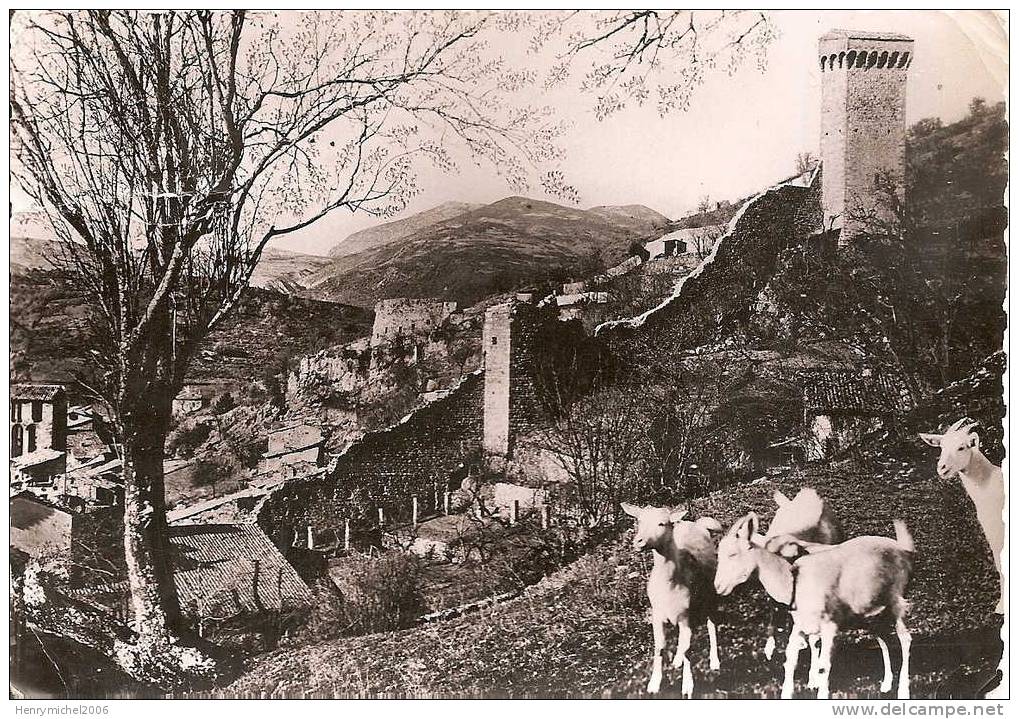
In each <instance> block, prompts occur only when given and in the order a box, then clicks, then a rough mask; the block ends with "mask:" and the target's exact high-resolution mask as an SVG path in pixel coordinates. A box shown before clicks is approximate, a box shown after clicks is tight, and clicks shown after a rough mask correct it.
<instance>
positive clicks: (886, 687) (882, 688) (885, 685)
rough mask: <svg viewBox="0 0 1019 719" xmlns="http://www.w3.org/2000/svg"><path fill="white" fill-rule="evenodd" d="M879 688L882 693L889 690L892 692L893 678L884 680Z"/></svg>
mask: <svg viewBox="0 0 1019 719" xmlns="http://www.w3.org/2000/svg"><path fill="white" fill-rule="evenodd" d="M879 690H880V692H881V693H882V694H887V693H888V692H890V691H891V690H892V680H891V679H884V680H882V682H881V686H880V687H879Z"/></svg>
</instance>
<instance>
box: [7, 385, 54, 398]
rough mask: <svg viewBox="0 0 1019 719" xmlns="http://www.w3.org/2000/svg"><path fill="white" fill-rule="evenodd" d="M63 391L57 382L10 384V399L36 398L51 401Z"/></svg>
mask: <svg viewBox="0 0 1019 719" xmlns="http://www.w3.org/2000/svg"><path fill="white" fill-rule="evenodd" d="M63 391H64V387H63V385H59V384H12V385H11V399H36V400H45V401H50V402H52V401H53V399H54V398H56V396H57V395H58V394H60V393H61V392H63Z"/></svg>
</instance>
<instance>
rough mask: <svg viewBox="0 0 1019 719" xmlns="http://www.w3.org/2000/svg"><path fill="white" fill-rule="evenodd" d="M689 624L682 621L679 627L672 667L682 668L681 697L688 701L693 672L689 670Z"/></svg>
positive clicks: (691, 687)
mask: <svg viewBox="0 0 1019 719" xmlns="http://www.w3.org/2000/svg"><path fill="white" fill-rule="evenodd" d="M691 634H692V633H691V631H690V622H689V621H682V622H680V625H679V645H678V646H677V647H676V659H675V661H674V662H673V666H679V665H680V664H682V666H683V696H684V697H686V698H687V699H689V698H690V697H692V696H693V672H692V671H691V670H690V657H689V656H688V652H689V651H690V639H691Z"/></svg>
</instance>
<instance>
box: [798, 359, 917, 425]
mask: <svg viewBox="0 0 1019 719" xmlns="http://www.w3.org/2000/svg"><path fill="white" fill-rule="evenodd" d="M802 380H803V404H804V407H805V408H806V409H807V411H808V412H846V413H855V414H889V413H898V412H908V411H909V410H911V409H913V400H912V397H911V395H910V392H909V388H908V386H907V384H906V380H905V378H904V377H903V376H902V375H901V374H899V373H898V372H895V371H891V370H882V371H878V370H869V371H868V370H866V369H853V370H819V371H814V372H804V373H803V374H802Z"/></svg>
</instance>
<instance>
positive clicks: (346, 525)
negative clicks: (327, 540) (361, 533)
mask: <svg viewBox="0 0 1019 719" xmlns="http://www.w3.org/2000/svg"><path fill="white" fill-rule="evenodd" d="M343 548H344V549H345V550H347V551H349V550H350V520H349V519H344V520H343Z"/></svg>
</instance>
